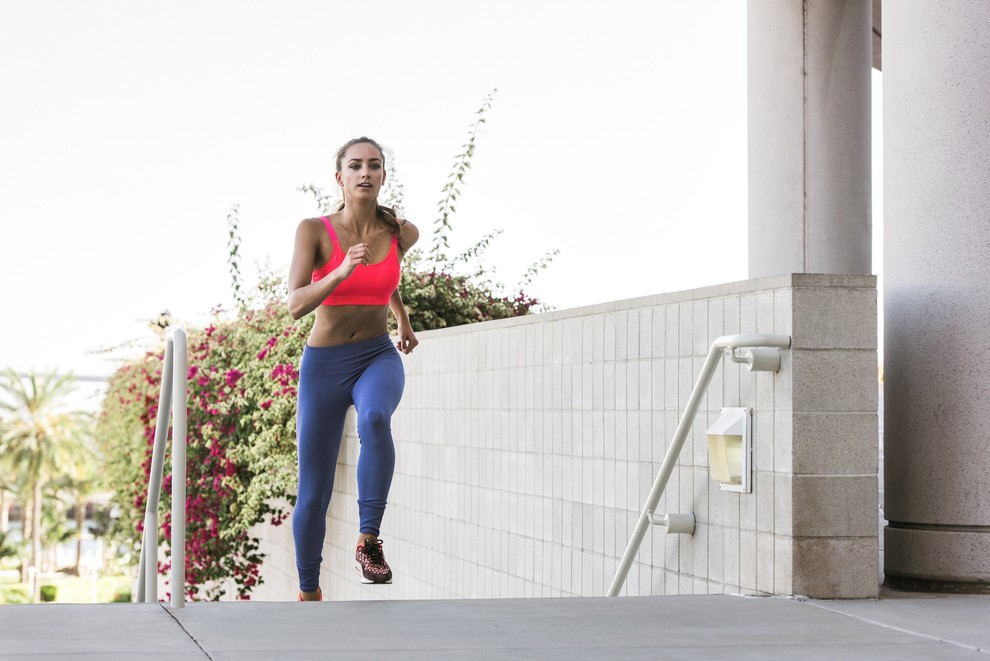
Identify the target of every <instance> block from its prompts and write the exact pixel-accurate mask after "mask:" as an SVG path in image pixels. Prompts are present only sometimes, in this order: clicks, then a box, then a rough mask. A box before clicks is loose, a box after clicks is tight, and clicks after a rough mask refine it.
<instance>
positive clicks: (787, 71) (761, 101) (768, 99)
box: [748, 0, 872, 278]
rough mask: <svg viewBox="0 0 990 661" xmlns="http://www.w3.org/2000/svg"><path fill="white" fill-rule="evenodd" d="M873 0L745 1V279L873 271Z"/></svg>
mask: <svg viewBox="0 0 990 661" xmlns="http://www.w3.org/2000/svg"><path fill="white" fill-rule="evenodd" d="M871 22H872V4H871V0H749V9H748V34H749V44H748V53H749V55H748V74H749V105H748V108H749V277H751V278H755V277H761V276H765V275H776V274H781V273H857V274H866V273H870V272H871V265H870V259H871V227H870V211H871V202H870V167H871V165H870V68H871V62H872V41H871V39H872V32H871V30H870V26H871Z"/></svg>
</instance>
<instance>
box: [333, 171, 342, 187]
mask: <svg viewBox="0 0 990 661" xmlns="http://www.w3.org/2000/svg"><path fill="white" fill-rule="evenodd" d="M333 177H334V179H336V180H337V185H338V186H343V185H344V178H343V177H341V176H340V173H339V172H334V173H333Z"/></svg>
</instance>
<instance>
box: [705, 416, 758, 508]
mask: <svg viewBox="0 0 990 661" xmlns="http://www.w3.org/2000/svg"><path fill="white" fill-rule="evenodd" d="M752 431H753V414H752V411H751V410H750V409H749V408H724V409H722V415H721V417H719V419H718V420H716V421H715V424H713V425H712V426H711V427H709V428H708V430H707V431H706V432H705V437H706V438H707V439H708V469H709V472H710V475H711V478H712V479H713V480H718V482H719V487H720V488H721V489H722V490H723V491H738V492H741V493H751V492H752V490H753V481H752V476H753V443H752V436H753V433H752Z"/></svg>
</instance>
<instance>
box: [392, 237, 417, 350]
mask: <svg viewBox="0 0 990 661" xmlns="http://www.w3.org/2000/svg"><path fill="white" fill-rule="evenodd" d="M418 240H419V229H417V228H416V226H415V225H413V224H412V223H410V222H409V221H408V220H400V221H399V246H398V247H399V257H400V259H401V258H402V257H403V256H405V254H406V253H407V252H408V251H409V249H410V248H412V247H413V245H415V243H416V241H418ZM388 308H389V310H391V311H392V314H394V315H395V321H396V324H397V326H398V332H399V341H398V342H396V343H395V348H396V349H398V350H399V351H401V352H402V353H412V350H413V349H415V348H416V345H417V344H419V340H417V339H416V334H415V333H414V332H413V329H412V325H411V324H410V323H409V314H408V313H407V312H406V306H405V304H403V302H402V296H401V295H400V294H399V290H398V288H396V290H395V291H393V292H392V295H391V296H389V299H388Z"/></svg>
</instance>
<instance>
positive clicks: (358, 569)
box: [354, 562, 392, 585]
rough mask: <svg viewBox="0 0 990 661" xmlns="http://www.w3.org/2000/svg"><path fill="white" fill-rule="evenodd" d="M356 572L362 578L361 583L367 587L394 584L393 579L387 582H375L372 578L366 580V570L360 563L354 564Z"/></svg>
mask: <svg viewBox="0 0 990 661" xmlns="http://www.w3.org/2000/svg"><path fill="white" fill-rule="evenodd" d="M354 571H355V572H357V575H358V576H359V577H360V578H361V582H362V583H364V584H365V585H389V584H391V583H392V579H391V578H390V579H388V580H387V581H373V580H371V579H370V578H365V577H364V570H363V569H362V568H361V563H360V562H355V563H354Z"/></svg>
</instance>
